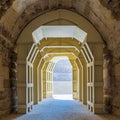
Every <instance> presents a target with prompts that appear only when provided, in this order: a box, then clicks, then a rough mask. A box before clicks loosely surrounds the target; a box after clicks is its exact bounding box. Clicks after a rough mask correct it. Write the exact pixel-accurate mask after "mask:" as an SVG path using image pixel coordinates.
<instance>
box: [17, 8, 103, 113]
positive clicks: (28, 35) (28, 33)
mask: <svg viewBox="0 0 120 120" xmlns="http://www.w3.org/2000/svg"><path fill="white" fill-rule="evenodd" d="M55 14H58V16H57V18H56V17H55V16H54V15H55ZM46 17H47V18H49V19H46ZM41 20H42V21H41ZM80 20H81V22H80ZM60 21H61V22H60ZM43 24H46V25H53V24H54V25H74V24H76V25H77V26H78V27H80V28H82V29H83V30H84V31H86V32H87V34H88V36H87V37H88V38H87V43H88V45H89V47H90V50H91V51H92V54H93V56H94V57H95V66H94V68H95V71H97V72H96V73H95V74H96V75H98V74H97V73H98V72H100V71H101V72H100V73H101V77H99V78H100V79H99V80H98V81H96V84H95V85H96V88H95V89H98V88H100V86H102V84H103V81H102V80H103V78H102V76H103V75H102V65H103V58H102V55H103V51H102V50H103V42H102V39H101V37H100V35H99V33H98V32H97V31H96V30H95V29H94V27H93V26H92V25H91V24H90V23H89V22H88V21H87V20H86V19H84V18H83V17H82V16H80V15H78V14H76V13H73V12H71V11H68V10H57V11H52V12H49V13H46V14H43V15H41V16H39V17H38V18H36V19H35V20H33V21H32V22H31V23H30V24H29V25H28V26H27V27H26V28H25V29H24V30H23V32H22V33H21V35H20V37H19V39H18V42H17V48H18V60H17V63H18V73H19V74H18V98H20V96H21V94H22V93H23V91H26V88H25V87H24V86H26V85H25V83H26V82H25V81H26V80H25V79H26V75H25V73H26V65H25V64H26V62H25V61H26V57H27V55H28V53H29V51H30V48H31V45H32V44H33V38H32V32H33V31H34V30H35V28H38V26H41V25H43ZM41 43H43V44H46V43H47V42H44V41H43V42H41ZM41 43H40V44H41ZM49 43H51V40H49V42H48V43H47V44H49ZM74 44H76V43H74ZM78 44H79V43H78ZM80 48H81V47H79V48H78V49H80ZM21 49H23V50H24V55H23V54H22V51H21ZM39 49H40V47H39ZM85 49H86V50H87V52H88V51H89V50H88V49H87V46H85V47H84V48H83V50H82V52H83V53H84V52H85V51H86V50H85ZM96 49H98V50H99V54H98V53H97V51H96ZM36 52H37V48H36ZM36 52H34V53H36ZM84 54H85V53H84ZM87 56H89V53H88V55H86V57H87ZM86 59H88V61H89V60H90V58H89V57H87V58H86ZM32 69H33V68H32V67H31V70H32ZM92 69H93V68H90V70H89V71H91V70H92ZM99 70H100V71H99ZM85 71H86V70H85ZM21 74H22V78H21ZM95 77H96V78H97V76H95ZM86 79H87V78H86ZM88 86H91V84H88ZM21 89H22V90H21ZM89 89H91V88H89ZM102 89H103V88H102V87H101V88H100V90H101V91H102ZM89 91H91V90H89ZM95 91H96V90H95ZM96 95H97V93H96ZM23 96H24V97H23V98H22V99H21V100H20V99H19V103H18V109H19V112H26V105H24V104H23V103H26V99H25V98H26V95H25V94H24V95H23ZM101 96H103V95H102V93H101ZM100 101H102V98H101V100H100ZM93 102H94V101H93ZM96 102H98V103H99V101H96ZM32 104H33V103H32ZM90 106H93V104H91V103H90ZM90 106H89V109H91V110H92V111H94V110H93V108H91V107H90ZM95 107H96V108H97V107H98V108H100V107H101V105H100V104H99V105H96V106H95ZM100 109H101V110H102V109H103V107H101V108H100ZM101 110H97V109H96V113H97V112H100V111H101Z"/></svg>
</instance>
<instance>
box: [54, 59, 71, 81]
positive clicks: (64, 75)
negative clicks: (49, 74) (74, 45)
mask: <svg viewBox="0 0 120 120" xmlns="http://www.w3.org/2000/svg"><path fill="white" fill-rule="evenodd" d="M53 80H54V81H71V80H72V66H71V63H70V61H69V60H60V61H59V62H58V63H57V64H56V66H55V68H54V72H53Z"/></svg>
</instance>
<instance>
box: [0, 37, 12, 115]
mask: <svg viewBox="0 0 120 120" xmlns="http://www.w3.org/2000/svg"><path fill="white" fill-rule="evenodd" d="M8 52H9V46H8V45H7V44H6V43H5V41H4V40H2V38H0V116H2V115H3V114H5V113H9V112H10V111H11V106H12V101H11V94H12V93H11V82H10V79H9V56H8Z"/></svg>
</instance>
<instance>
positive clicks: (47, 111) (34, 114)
mask: <svg viewBox="0 0 120 120" xmlns="http://www.w3.org/2000/svg"><path fill="white" fill-rule="evenodd" d="M16 120H101V119H100V118H99V117H98V116H96V115H94V114H93V113H91V112H90V111H89V110H87V108H86V107H85V106H84V105H83V104H82V103H80V102H78V101H75V100H57V99H52V98H51V99H46V100H44V101H43V102H41V103H40V104H39V105H36V106H35V107H34V108H33V110H32V111H31V112H30V113H28V114H26V115H23V116H21V117H19V118H17V119H16Z"/></svg>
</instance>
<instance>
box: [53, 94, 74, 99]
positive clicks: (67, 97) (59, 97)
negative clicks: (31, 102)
mask: <svg viewBox="0 0 120 120" xmlns="http://www.w3.org/2000/svg"><path fill="white" fill-rule="evenodd" d="M53 98H54V99H58V100H73V96H72V94H54V95H53Z"/></svg>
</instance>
